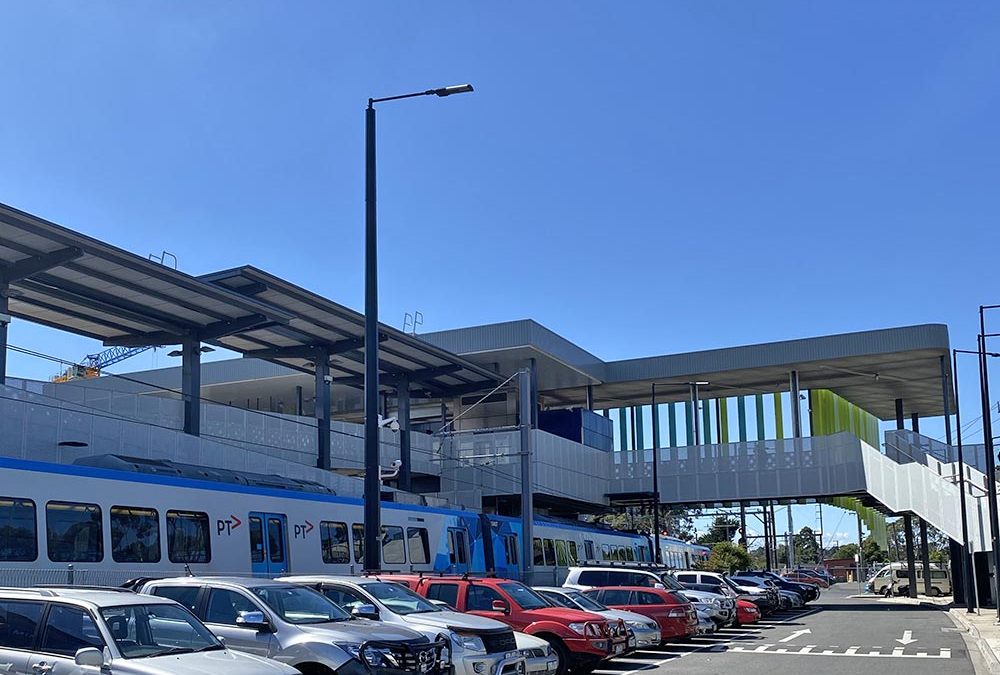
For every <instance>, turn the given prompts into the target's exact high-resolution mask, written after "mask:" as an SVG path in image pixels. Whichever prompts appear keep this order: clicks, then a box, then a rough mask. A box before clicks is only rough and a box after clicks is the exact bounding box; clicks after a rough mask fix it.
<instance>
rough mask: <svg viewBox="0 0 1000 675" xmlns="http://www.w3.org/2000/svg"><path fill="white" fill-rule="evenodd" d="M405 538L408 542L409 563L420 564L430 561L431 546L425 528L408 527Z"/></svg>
mask: <svg viewBox="0 0 1000 675" xmlns="http://www.w3.org/2000/svg"><path fill="white" fill-rule="evenodd" d="M406 538H407V540H409V542H410V563H411V564H413V565H422V564H424V563H429V562H430V561H431V547H430V543H429V542H428V540H427V528H425V527H408V528H406Z"/></svg>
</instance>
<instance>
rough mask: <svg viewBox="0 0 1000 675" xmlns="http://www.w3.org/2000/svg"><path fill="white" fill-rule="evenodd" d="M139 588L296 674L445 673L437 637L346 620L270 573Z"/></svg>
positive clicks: (321, 599)
mask: <svg viewBox="0 0 1000 675" xmlns="http://www.w3.org/2000/svg"><path fill="white" fill-rule="evenodd" d="M137 590H138V591H139V592H140V593H143V594H146V595H152V596H158V597H164V598H170V599H171V600H176V601H177V602H179V603H180V604H182V605H184V606H185V607H187V608H188V609H190V610H191V611H192V612H194V613H195V614H196V615H197V616H198V617H199V618H201V619H202V620H203V621H204V622H205V623H206V624H207V625H208V626H209V628H210V629H211V630H212V632H213V633H215V634H216V635H217V636H219V637H221V638H224V639H225V641H226V645H227V646H228V647H231V648H233V649H236V650H239V651H243V652H249V653H251V654H256V655H258V656H267V657H270V658H273V659H276V660H278V661H281V662H282V663H287V664H289V665H291V666H294V667H295V668H297V669H298V670H299V671H300V672H301V673H303V674H304V675H321V674H322V675H331V674H332V673H337V675H445V674H446V673H448V672H449V671H450V670H451V664H450V663H449V662H447V660H443V658H442V657H443V656H444V655H445V654H446V652H447V643H446V642H445V641H444V640H438V641H431V640H428V639H427V638H426V637H424V636H423V635H421V634H420V633H418V632H416V631H414V630H410V629H409V628H402V627H400V626H393V625H391V624H385V623H377V622H374V621H365V620H360V619H354V618H352V617H351V615H350V614H348V613H347V612H345V611H344V610H343V609H341V608H340V607H339V606H338V605H337V604H335V603H334V602H332V601H331V600H329V599H328V598H327V597H326V596H325V595H323V594H321V593H317V592H316V591H314V590H312V589H309V588H303V587H302V586H297V585H295V584H290V583H287V582H284V581H273V580H271V579H258V578H241V577H178V578H174V579H154V580H149V581H146V582H143V583H141V584H140V585H139V587H138V589H137Z"/></svg>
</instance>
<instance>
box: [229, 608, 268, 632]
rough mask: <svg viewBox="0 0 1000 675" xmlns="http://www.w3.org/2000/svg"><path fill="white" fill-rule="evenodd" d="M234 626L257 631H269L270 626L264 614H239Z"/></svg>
mask: <svg viewBox="0 0 1000 675" xmlns="http://www.w3.org/2000/svg"><path fill="white" fill-rule="evenodd" d="M236 625H237V626H240V627H241V628H256V629H257V630H270V629H271V624H270V623H269V622H268V620H267V617H266V616H264V612H240V613H239V614H237V615H236Z"/></svg>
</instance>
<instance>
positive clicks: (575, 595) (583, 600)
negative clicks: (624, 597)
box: [535, 586, 660, 649]
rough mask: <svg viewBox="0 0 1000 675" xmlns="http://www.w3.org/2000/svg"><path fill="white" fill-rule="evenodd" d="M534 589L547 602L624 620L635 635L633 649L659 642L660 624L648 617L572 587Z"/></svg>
mask: <svg viewBox="0 0 1000 675" xmlns="http://www.w3.org/2000/svg"><path fill="white" fill-rule="evenodd" d="M535 590H536V591H538V592H539V593H541V594H542V596H543V597H544V598H545V599H546V600H548V601H549V602H552V603H553V604H556V605H559V606H561V607H569V608H571V609H582V610H583V611H585V612H593V613H594V614H600V615H601V616H603V617H606V618H608V619H611V620H621V621H624V622H625V625H626V626H628V629H629V630H630V631H632V635H633V636H634V637H635V644H634V645H632V647H633V648H635V649H640V648H643V647H655V646H656V645H658V644H660V626H659V625H658V624H657V623H656V622H655V621H653V620H652V619H650V618H649V617H646V616H643V615H642V614H636V613H635V612H626V611H625V610H621V609H611V608H610V607H607V606H605V605H602V604H601V603H599V602H598V601H597V600H595V599H594V598H591V597H588V596H586V595H584V594H583V593H581V592H580V591H577V590H574V589H572V588H560V587H551V586H535Z"/></svg>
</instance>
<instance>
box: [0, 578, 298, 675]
mask: <svg viewBox="0 0 1000 675" xmlns="http://www.w3.org/2000/svg"><path fill="white" fill-rule="evenodd" d="M0 616H2V619H3V630H0V662H2V664H3V665H2V666H0V667H2V668H3V669H4V672H7V673H14V674H16V675H43V674H45V673H52V674H53V675H84V674H88V675H94V674H96V673H102V674H103V675H203V674H204V673H222V672H224V673H228V674H231V675H293V674H294V675H298V672H299V671H297V670H295V669H294V668H292V667H291V666H287V665H285V664H283V663H278V662H277V661H272V660H270V659H265V658H261V657H258V656H251V655H249V654H243V653H240V652H234V651H231V650H229V649H227V648H226V646H225V645H224V644H222V642H220V641H219V640H218V639H217V638H216V637H215V636H214V635H213V634H212V632H211V631H210V630H209V629H208V628H207V627H206V626H205V625H204V624H202V623H201V622H200V621H199V620H198V619H197V618H196V617H195V615H194V614H192V613H191V612H190V611H189V610H188V609H186V608H185V607H182V606H181V605H179V604H177V603H176V602H174V601H172V600H167V599H165V598H153V597H149V596H145V595H136V594H134V593H132V592H130V591H126V590H121V591H115V590H112V589H105V590H96V589H77V588H28V589H0Z"/></svg>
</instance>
